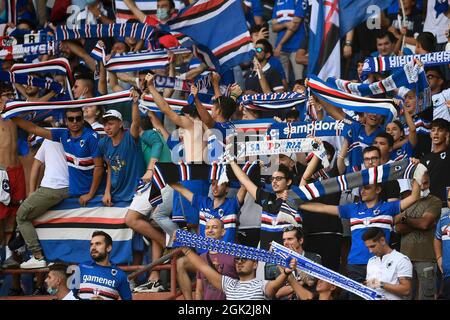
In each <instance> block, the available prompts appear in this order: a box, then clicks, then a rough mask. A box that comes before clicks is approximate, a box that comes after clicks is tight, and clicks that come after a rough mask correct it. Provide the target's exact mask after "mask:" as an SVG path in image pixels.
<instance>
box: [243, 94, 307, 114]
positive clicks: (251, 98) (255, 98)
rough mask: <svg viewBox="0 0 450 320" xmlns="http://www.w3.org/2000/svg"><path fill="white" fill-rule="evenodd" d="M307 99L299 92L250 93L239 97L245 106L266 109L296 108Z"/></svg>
mask: <svg viewBox="0 0 450 320" xmlns="http://www.w3.org/2000/svg"><path fill="white" fill-rule="evenodd" d="M305 101H306V96H305V95H304V94H301V93H297V92H282V93H262V94H248V95H243V96H242V97H241V98H240V99H239V102H242V104H243V105H244V107H245V108H248V109H252V110H264V111H269V110H281V109H289V108H294V107H296V106H298V105H299V104H302V103H305Z"/></svg>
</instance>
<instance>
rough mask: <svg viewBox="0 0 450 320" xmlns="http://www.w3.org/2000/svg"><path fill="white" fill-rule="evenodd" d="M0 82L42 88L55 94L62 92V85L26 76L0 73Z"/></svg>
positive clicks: (49, 80)
mask: <svg viewBox="0 0 450 320" xmlns="http://www.w3.org/2000/svg"><path fill="white" fill-rule="evenodd" d="M0 81H5V82H10V83H18V84H23V85H28V86H33V87H38V88H44V89H48V90H52V91H55V92H56V93H63V92H64V88H63V87H62V85H61V84H60V83H58V82H56V81H53V80H51V79H42V78H37V77H33V76H30V75H26V74H15V73H13V72H5V71H0Z"/></svg>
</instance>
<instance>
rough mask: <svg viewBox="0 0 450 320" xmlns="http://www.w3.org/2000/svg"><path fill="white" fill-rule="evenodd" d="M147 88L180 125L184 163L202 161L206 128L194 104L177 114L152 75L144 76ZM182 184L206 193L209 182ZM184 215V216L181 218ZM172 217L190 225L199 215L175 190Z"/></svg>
mask: <svg viewBox="0 0 450 320" xmlns="http://www.w3.org/2000/svg"><path fill="white" fill-rule="evenodd" d="M146 81H147V85H148V90H149V92H150V94H151V95H152V96H153V98H154V99H155V103H156V105H157V106H158V108H159V109H160V110H161V112H163V113H164V114H165V115H166V117H168V118H169V119H170V120H171V121H172V122H173V123H175V124H176V125H177V126H179V127H180V131H182V140H183V143H184V152H185V162H186V163H203V162H205V161H204V154H206V152H204V151H205V150H207V141H206V140H205V138H204V133H205V132H206V130H207V129H208V128H207V127H206V126H205V125H204V124H203V122H202V121H201V119H200V118H199V116H198V113H197V111H196V108H195V107H194V106H187V107H185V108H184V111H185V112H184V115H178V114H177V113H175V111H173V110H172V109H171V107H170V106H169V104H168V103H167V101H166V100H164V98H163V97H162V96H161V94H160V93H159V92H158V90H156V88H155V86H154V83H153V75H151V74H148V75H147V76H146ZM182 184H183V186H185V187H186V188H188V189H189V190H190V191H192V192H193V193H196V194H200V195H205V196H206V195H208V190H209V183H208V182H207V181H203V180H194V181H192V180H191V181H184V182H183V183H182ZM183 216H184V218H183ZM172 218H173V220H174V221H178V222H186V223H187V224H190V225H195V226H196V225H198V221H199V216H198V210H195V209H194V208H193V207H192V206H191V204H190V203H189V202H188V201H186V199H184V198H183V197H181V196H180V195H179V194H178V193H177V192H176V193H175V194H174V207H173V215H172Z"/></svg>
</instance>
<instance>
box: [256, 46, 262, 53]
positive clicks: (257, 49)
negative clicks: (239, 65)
mask: <svg viewBox="0 0 450 320" xmlns="http://www.w3.org/2000/svg"><path fill="white" fill-rule="evenodd" d="M255 51H256V52H258V53H261V52H263V51H264V49H263V48H261V47H258V48H255Z"/></svg>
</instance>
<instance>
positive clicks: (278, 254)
mask: <svg viewBox="0 0 450 320" xmlns="http://www.w3.org/2000/svg"><path fill="white" fill-rule="evenodd" d="M173 246H174V247H191V248H198V249H204V250H208V251H212V252H219V253H223V254H227V255H231V256H234V257H240V258H244V259H251V260H257V261H262V262H266V263H273V264H276V265H279V266H283V267H285V268H289V264H290V262H291V260H292V259H296V260H297V268H298V269H299V270H301V271H302V272H305V273H306V274H308V275H311V276H313V277H315V278H318V279H321V280H324V281H327V282H330V283H332V284H334V285H336V286H338V287H341V288H343V289H345V290H347V291H349V292H352V293H354V294H357V295H358V296H360V297H362V298H364V299H366V300H376V299H380V298H381V297H380V296H379V294H378V292H376V291H375V290H373V289H371V288H368V287H366V286H364V285H362V284H360V283H358V282H356V281H354V280H352V279H349V278H347V277H345V276H343V275H341V274H339V273H337V272H335V271H333V270H330V269H328V268H326V267H324V266H322V265H320V264H318V263H315V262H314V261H312V260H309V259H307V258H305V257H304V256H303V255H300V254H298V253H296V252H294V251H292V250H290V249H288V248H286V247H283V246H282V245H280V244H278V243H276V242H274V241H273V242H272V243H271V247H272V252H270V251H266V250H263V249H260V248H254V247H247V246H244V245H241V244H236V243H231V242H225V241H220V240H217V239H213V238H207V237H203V236H201V235H198V234H195V233H191V232H189V231H186V230H181V229H178V230H177V231H176V235H175V240H174V242H173Z"/></svg>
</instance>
